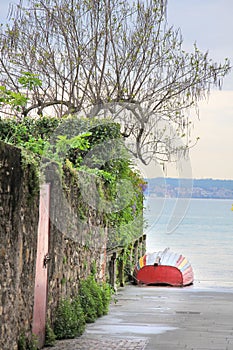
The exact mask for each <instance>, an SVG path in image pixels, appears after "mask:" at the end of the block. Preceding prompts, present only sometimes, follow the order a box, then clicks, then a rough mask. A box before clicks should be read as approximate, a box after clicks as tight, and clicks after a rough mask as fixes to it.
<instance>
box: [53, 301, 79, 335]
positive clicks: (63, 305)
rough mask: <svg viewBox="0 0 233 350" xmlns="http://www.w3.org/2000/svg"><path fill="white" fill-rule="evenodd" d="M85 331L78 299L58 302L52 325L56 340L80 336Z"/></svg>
mask: <svg viewBox="0 0 233 350" xmlns="http://www.w3.org/2000/svg"><path fill="white" fill-rule="evenodd" d="M84 329H85V318H84V314H83V310H82V308H81V306H80V302H79V298H75V299H74V300H70V299H68V298H67V299H63V300H61V301H60V303H59V305H58V308H57V311H56V318H55V323H54V333H55V335H56V337H57V339H69V338H75V337H78V336H80V335H81V334H82V333H83V332H84Z"/></svg>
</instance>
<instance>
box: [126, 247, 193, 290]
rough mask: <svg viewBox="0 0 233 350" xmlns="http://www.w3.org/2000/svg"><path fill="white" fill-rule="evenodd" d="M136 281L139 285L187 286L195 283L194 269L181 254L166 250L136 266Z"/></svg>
mask: <svg viewBox="0 0 233 350" xmlns="http://www.w3.org/2000/svg"><path fill="white" fill-rule="evenodd" d="M133 277H134V280H135V281H136V282H137V283H138V284H154V285H156V284H157V285H158V284H159V285H162V284H163V285H171V286H176V287H178V286H179V287H181V286H187V285H190V284H192V283H193V280H194V275H193V269H192V266H191V264H190V263H189V261H188V260H187V259H186V258H185V257H184V256H183V255H181V254H177V253H174V252H171V251H170V250H169V248H166V249H165V250H164V251H163V252H154V253H151V254H146V255H144V256H143V257H141V258H140V259H139V261H138V263H137V264H136V266H135V269H134V274H133Z"/></svg>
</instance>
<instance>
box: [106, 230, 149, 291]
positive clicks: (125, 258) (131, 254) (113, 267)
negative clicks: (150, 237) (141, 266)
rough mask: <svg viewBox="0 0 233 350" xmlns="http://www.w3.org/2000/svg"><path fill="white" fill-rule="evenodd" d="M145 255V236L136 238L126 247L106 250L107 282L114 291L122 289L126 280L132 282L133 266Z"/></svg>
mask: <svg viewBox="0 0 233 350" xmlns="http://www.w3.org/2000/svg"><path fill="white" fill-rule="evenodd" d="M145 253H146V234H143V235H142V236H140V237H138V238H137V239H135V240H134V241H132V242H131V243H130V244H129V245H128V246H126V247H120V246H118V247H115V248H113V249H110V250H107V274H108V281H109V283H110V285H111V286H112V287H113V289H114V290H117V286H118V285H120V287H124V285H125V282H126V280H127V281H133V270H134V266H135V265H136V263H137V262H138V259H139V258H140V257H141V256H143V255H145Z"/></svg>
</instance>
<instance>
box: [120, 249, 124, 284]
mask: <svg viewBox="0 0 233 350" xmlns="http://www.w3.org/2000/svg"><path fill="white" fill-rule="evenodd" d="M124 254H125V250H124V249H122V251H121V252H120V255H119V257H118V276H119V282H120V286H121V287H124V285H125V275H124Z"/></svg>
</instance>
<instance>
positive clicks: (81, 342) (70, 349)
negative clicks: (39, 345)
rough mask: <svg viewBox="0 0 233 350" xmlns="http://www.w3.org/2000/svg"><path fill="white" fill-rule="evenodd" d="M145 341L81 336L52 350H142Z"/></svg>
mask: <svg viewBox="0 0 233 350" xmlns="http://www.w3.org/2000/svg"><path fill="white" fill-rule="evenodd" d="M146 344H147V340H146V339H137V338H136V339H135V338H133V339H131V338H123V339H122V338H117V337H112V338H109V337H108V339H106V337H98V336H96V337H93V338H91V337H90V336H87V335H86V334H84V335H82V336H81V337H80V338H76V339H71V340H62V341H59V342H57V345H56V346H55V347H53V348H52V350H144V349H145V347H146Z"/></svg>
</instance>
